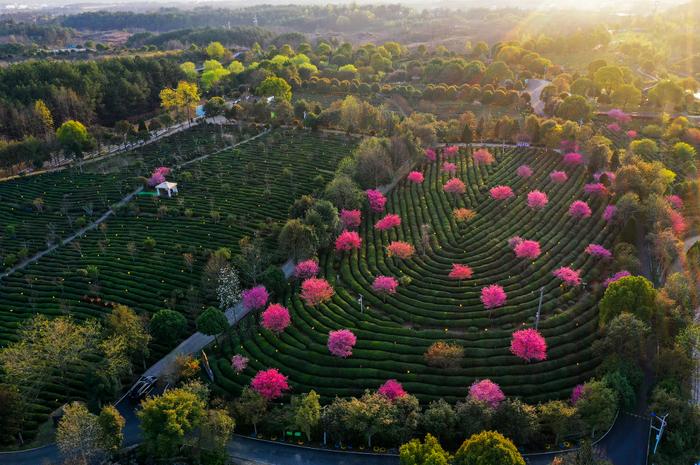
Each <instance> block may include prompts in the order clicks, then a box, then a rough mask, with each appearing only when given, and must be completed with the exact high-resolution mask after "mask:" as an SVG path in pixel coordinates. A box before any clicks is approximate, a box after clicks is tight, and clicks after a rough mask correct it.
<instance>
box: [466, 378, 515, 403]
mask: <svg viewBox="0 0 700 465" xmlns="http://www.w3.org/2000/svg"><path fill="white" fill-rule="evenodd" d="M469 397H470V398H471V399H474V400H477V401H480V402H485V403H487V404H489V405H490V406H491V407H493V408H496V407H498V404H500V403H501V402H502V401H503V400H504V399H505V398H506V396H505V394H503V391H502V390H501V387H500V386H499V385H498V384H496V383H494V382H493V381H491V380H490V379H482V380H481V381H478V382H477V381H475V382H474V383H473V384H472V385H471V386H470V387H469Z"/></svg>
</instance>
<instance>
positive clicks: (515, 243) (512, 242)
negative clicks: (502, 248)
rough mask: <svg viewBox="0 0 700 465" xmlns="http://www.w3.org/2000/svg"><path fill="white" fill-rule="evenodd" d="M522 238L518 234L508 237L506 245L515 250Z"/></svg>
mask: <svg viewBox="0 0 700 465" xmlns="http://www.w3.org/2000/svg"><path fill="white" fill-rule="evenodd" d="M524 240H525V239H523V238H522V237H520V236H513V237H511V238H510V239H508V247H510V248H511V249H513V250H515V248H516V247H517V246H518V244H520V243H521V242H522V241H524Z"/></svg>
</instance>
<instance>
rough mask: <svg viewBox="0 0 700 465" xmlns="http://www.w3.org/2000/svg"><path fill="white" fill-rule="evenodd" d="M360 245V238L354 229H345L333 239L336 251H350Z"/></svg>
mask: <svg viewBox="0 0 700 465" xmlns="http://www.w3.org/2000/svg"><path fill="white" fill-rule="evenodd" d="M361 245H362V238H361V237H360V235H359V234H357V232H355V231H348V230H347V229H346V230H345V231H343V232H342V233H340V235H339V236H338V238H337V239H336V240H335V250H336V252H350V251H352V250H358V249H359V248H360V246H361Z"/></svg>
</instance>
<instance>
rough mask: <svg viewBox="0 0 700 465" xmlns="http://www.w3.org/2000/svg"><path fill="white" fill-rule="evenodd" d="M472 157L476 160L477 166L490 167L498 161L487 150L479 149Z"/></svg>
mask: <svg viewBox="0 0 700 465" xmlns="http://www.w3.org/2000/svg"><path fill="white" fill-rule="evenodd" d="M472 157H473V158H474V163H475V164H477V165H490V164H491V163H493V162H494V161H496V159H495V158H494V157H493V155H492V154H491V152H489V151H488V150H486V149H479V150H477V151H475V152H474V154H473V155H472Z"/></svg>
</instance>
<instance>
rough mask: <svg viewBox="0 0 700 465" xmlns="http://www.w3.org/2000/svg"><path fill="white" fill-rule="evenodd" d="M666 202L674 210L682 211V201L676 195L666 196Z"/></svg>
mask: <svg viewBox="0 0 700 465" xmlns="http://www.w3.org/2000/svg"><path fill="white" fill-rule="evenodd" d="M666 200H667V201H668V203H670V204H671V206H672V207H673V208H674V209H676V210H683V199H682V198H680V196H678V195H675V194H673V195H667V196H666Z"/></svg>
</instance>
